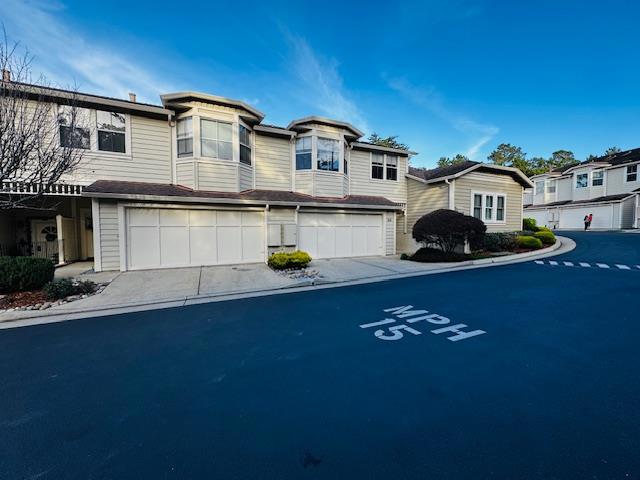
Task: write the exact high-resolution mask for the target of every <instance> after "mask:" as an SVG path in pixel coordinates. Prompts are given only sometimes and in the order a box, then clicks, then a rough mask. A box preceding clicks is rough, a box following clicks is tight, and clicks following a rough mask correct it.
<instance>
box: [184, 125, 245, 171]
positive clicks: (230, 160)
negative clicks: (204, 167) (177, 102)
mask: <svg viewBox="0 0 640 480" xmlns="http://www.w3.org/2000/svg"><path fill="white" fill-rule="evenodd" d="M202 122H215V123H216V135H217V137H216V138H206V139H205V138H204V137H203V136H202ZM221 123H222V124H224V125H228V126H229V127H230V130H231V140H220V135H219V131H218V125H219V124H221ZM233 127H234V122H230V121H227V120H219V119H217V118H209V117H204V116H200V117H198V131H199V135H198V143H199V145H200V158H203V159H206V160H218V161H220V162H233V161H234V154H233V151H234V145H233V144H234V135H233ZM238 135H240V129H238ZM193 136H194V145H195V137H196V135H195V130H194V132H193ZM203 139H204V140H209V141H215V142H216V156H215V157H212V156H208V155H205V154H204V153H202V141H203ZM219 143H228V144H229V145H231V158H220V156H219V152H220V149H219V145H218V144H219ZM194 148H195V147H194ZM239 150H240V143H239V139H238V151H239ZM238 162H240V158H239V154H238Z"/></svg>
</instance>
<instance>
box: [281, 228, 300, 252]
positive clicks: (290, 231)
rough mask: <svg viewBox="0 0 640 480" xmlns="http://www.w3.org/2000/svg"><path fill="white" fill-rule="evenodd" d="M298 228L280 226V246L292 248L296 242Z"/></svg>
mask: <svg viewBox="0 0 640 480" xmlns="http://www.w3.org/2000/svg"><path fill="white" fill-rule="evenodd" d="M297 240H298V228H297V225H294V224H284V225H282V244H283V245H284V246H286V247H292V246H294V245H296V244H297V243H298V242H297Z"/></svg>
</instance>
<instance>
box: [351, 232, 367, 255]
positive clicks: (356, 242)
mask: <svg viewBox="0 0 640 480" xmlns="http://www.w3.org/2000/svg"><path fill="white" fill-rule="evenodd" d="M351 249H352V251H353V255H355V256H363V255H368V252H367V227H353V228H352V241H351Z"/></svg>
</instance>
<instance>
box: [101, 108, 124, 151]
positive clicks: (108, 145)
mask: <svg viewBox="0 0 640 480" xmlns="http://www.w3.org/2000/svg"><path fill="white" fill-rule="evenodd" d="M96 128H97V130H98V150H100V151H102V152H117V153H125V151H126V146H125V144H126V141H125V140H126V138H125V136H126V131H127V126H126V121H125V116H124V114H123V113H116V112H105V111H103V110H96Z"/></svg>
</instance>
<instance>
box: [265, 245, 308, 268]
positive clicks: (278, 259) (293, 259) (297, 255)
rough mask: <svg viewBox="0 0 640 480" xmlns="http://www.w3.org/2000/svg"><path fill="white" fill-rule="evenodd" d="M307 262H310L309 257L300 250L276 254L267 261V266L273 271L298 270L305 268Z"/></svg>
mask: <svg viewBox="0 0 640 480" xmlns="http://www.w3.org/2000/svg"><path fill="white" fill-rule="evenodd" d="M309 262H311V255H309V254H308V253H307V252H302V251H300V250H298V251H296V252H290V253H287V252H276V253H274V254H272V255H271V256H270V257H269V260H267V264H268V265H269V266H270V267H271V268H273V269H274V270H285V269H288V268H292V269H300V268H304V267H306V266H307V265H308V264H309Z"/></svg>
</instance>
